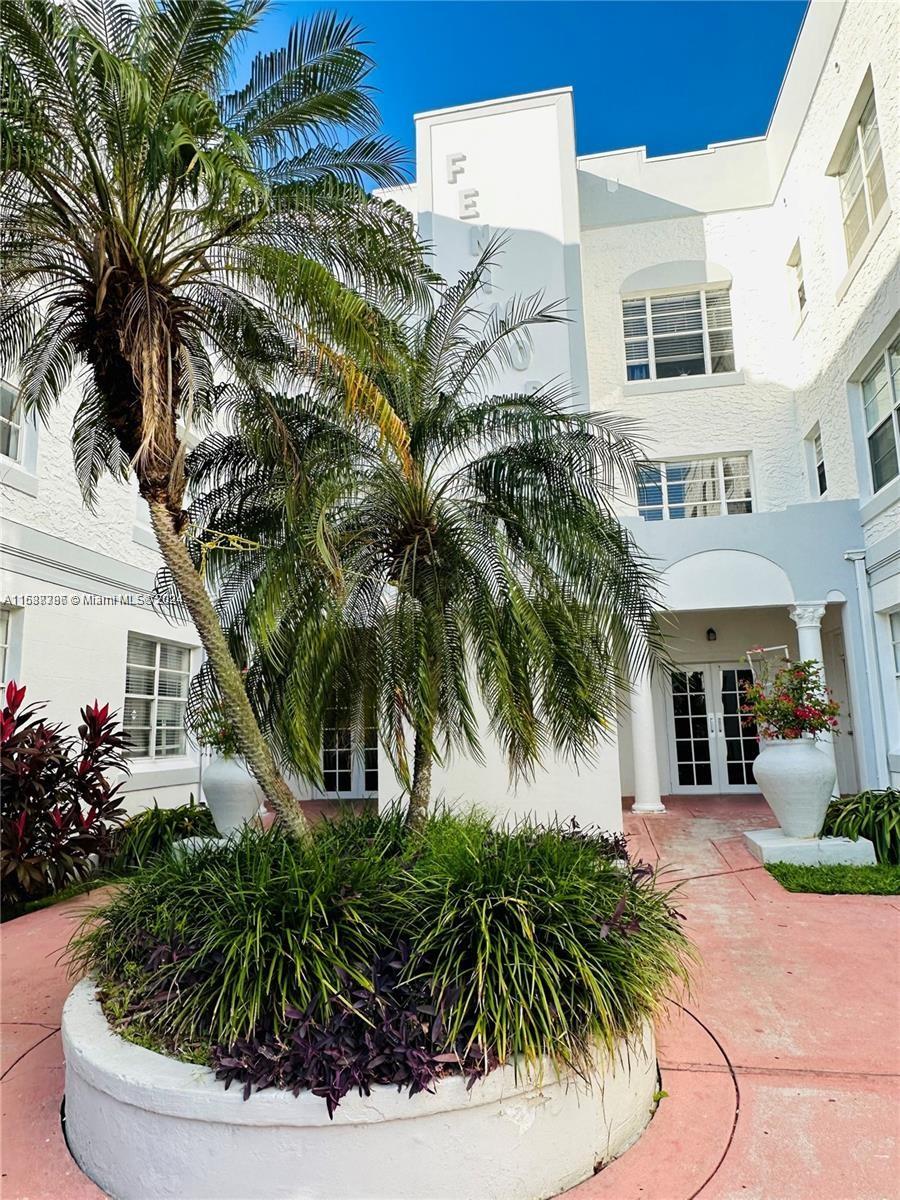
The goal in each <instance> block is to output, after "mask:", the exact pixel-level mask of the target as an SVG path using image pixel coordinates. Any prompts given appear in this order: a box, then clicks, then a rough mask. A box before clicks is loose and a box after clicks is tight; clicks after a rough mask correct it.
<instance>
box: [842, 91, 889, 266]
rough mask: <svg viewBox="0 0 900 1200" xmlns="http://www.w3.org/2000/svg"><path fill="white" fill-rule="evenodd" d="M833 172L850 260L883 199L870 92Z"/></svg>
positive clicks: (879, 210)
mask: <svg viewBox="0 0 900 1200" xmlns="http://www.w3.org/2000/svg"><path fill="white" fill-rule="evenodd" d="M837 174H838V183H839V184H840V187H841V207H842V208H843V211H844V241H845V242H846V244H847V260H848V261H849V262H852V261H853V259H854V258H855V257H856V255H857V254H858V252H859V249H860V247H861V246H862V244H863V242H864V241H865V239H866V235H867V234H868V232H869V230H870V229H871V228H872V225H873V224H874V223H875V218H876V217H877V216H878V214H879V213H880V212H881V210H882V208H883V207H884V205H885V203H886V202H887V188H886V186H885V181H884V162H883V160H882V157H881V139H880V137H879V135H878V114H877V113H876V111H875V95H874V93H873V94H872V95H871V96H870V97H869V100H868V103H867V104H866V106H865V108H864V109H863V113H862V116H861V117H860V119H859V121H858V122H857V124H856V126H855V128H854V130H853V138H852V141H851V143H850V146H849V148H848V150H847V153H846V154H845V156H844V159H843V161H842V162H841V165H840V167H839V168H838V172H837Z"/></svg>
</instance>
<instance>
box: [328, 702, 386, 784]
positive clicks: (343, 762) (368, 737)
mask: <svg viewBox="0 0 900 1200" xmlns="http://www.w3.org/2000/svg"><path fill="white" fill-rule="evenodd" d="M355 750H356V747H354V745H353V735H352V731H351V729H350V728H349V726H346V725H340V724H338V722H337V718H336V716H335V714H334V713H331V714H330V715H329V716H328V717H327V718H326V725H325V728H324V729H323V731H322V785H323V787H324V790H325V791H326V792H336V793H338V794H340V793H344V794H345V795H347V796H361V795H367V794H369V793H371V792H377V791H378V737H377V735H376V732H375V730H374V729H366V731H365V745H364V746H363V748H362V755H360V754H359V753H357V752H355Z"/></svg>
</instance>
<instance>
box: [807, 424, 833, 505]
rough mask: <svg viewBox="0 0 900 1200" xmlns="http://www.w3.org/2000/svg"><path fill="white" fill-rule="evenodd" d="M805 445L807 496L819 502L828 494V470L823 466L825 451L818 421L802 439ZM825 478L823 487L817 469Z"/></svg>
mask: <svg viewBox="0 0 900 1200" xmlns="http://www.w3.org/2000/svg"><path fill="white" fill-rule="evenodd" d="M804 442H805V445H806V468H807V473H808V475H809V494H810V495H811V496H812V498H813V499H814V500H821V499H822V498H823V497H825V496H827V494H828V468H827V466H826V464H825V449H824V445H823V443H822V429H821V426H820V425H819V423H818V421H817V422H816V424H815V425H813V427H812V429H810V431H809V433H808V434H807V435H806V437H805V438H804ZM820 468H821V471H822V475H823V476H824V477H825V486H824V487H822V480H821V479H820V477H819V469H820Z"/></svg>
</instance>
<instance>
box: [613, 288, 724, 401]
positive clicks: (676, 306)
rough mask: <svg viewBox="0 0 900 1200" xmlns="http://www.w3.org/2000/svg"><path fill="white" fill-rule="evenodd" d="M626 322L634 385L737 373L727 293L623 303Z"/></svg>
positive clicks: (627, 368) (703, 292)
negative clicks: (646, 381)
mask: <svg viewBox="0 0 900 1200" xmlns="http://www.w3.org/2000/svg"><path fill="white" fill-rule="evenodd" d="M622 323H623V328H624V332H625V374H626V377H627V378H628V379H629V380H631V381H634V380H641V379H677V378H679V377H681V376H685V375H717V374H719V373H721V372H723V371H733V370H734V341H733V337H732V326H731V295H730V293H729V291H728V289H727V288H717V289H708V290H707V289H703V290H701V291H698V292H685V293H683V294H681V295H678V296H641V297H637V298H635V299H633V300H623V301H622Z"/></svg>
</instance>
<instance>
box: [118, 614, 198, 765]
mask: <svg viewBox="0 0 900 1200" xmlns="http://www.w3.org/2000/svg"><path fill="white" fill-rule="evenodd" d="M131 635H133V636H134V637H138V638H143V639H144V640H145V641H147V642H152V643H153V645H154V647H155V654H154V659H153V666H152V667H151V666H150V665H149V664H147V663H133V662H130V660H129V658H128V641H127V638H126V643H125V671H126V675H127V671H128V668H129V667H134V668H135V669H136V670H141V671H149V670H152V671H153V694H152V695H148V694H147V693H141V692H129V691H125V693H124V696H125V703H124V705H123V714H122V717H123V719H122V727H123V730H124V731H125V732H126V733H127V726H128V723H127V720H126V713H125V712H124V709H125V708H126V707H127V705H128V701H129V700H140V701H142V702H147V701H149V702H150V737H149V740H148V751H149V752H148V753H147V754H139V753H132V752H130V753H129V757H130V758H132V759H133V760H135V761H139V762H148V761H149V760H150V759H155V760H157V761H159V762H170V761H171V760H172V759H178V758H184V757H185V755H186V754H187V752H188V748H187V731H186V729H185V727H184V720H183V714H184V710H185V708H186V707H187V688H186V689H185V695H184V697H181V696H160V694H159V672H160V666H159V660H160V652H161V648H162V647H163V646H168V647H171V648H172V649H174V650H184V651H186V652H187V664H188V665H187V670H186V671H177V670H176V669H175V668H174V667H165V668H163V669H164V670H165V671H166V672H168V673H169V674H172V675H182V676H184V677H185V678H186V679H187V681H188V684H190V678H191V674H192V669H191V667H192V659H193V647H191V646H187V645H185V644H184V642H173V641H170V640H169V639H168V638H158V637H154V636H153V634H150V633H143V632H141V631H140V630H139V629H129V630H128V636H131ZM160 700H172V701H175V702H176V703H180V704H181V705H182V723H181V733H182V737H183V738H184V741H183V744H182V748H181V749H180V750H179V751H178V753H177V754H159V753H157V750H156V734H157V721H156V714H157V707H158V703H159V701H160ZM139 728H141V729H144V728H146V726H143V725H142V726H140V727H139ZM171 728H175V727H174V726H172V727H171Z"/></svg>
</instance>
